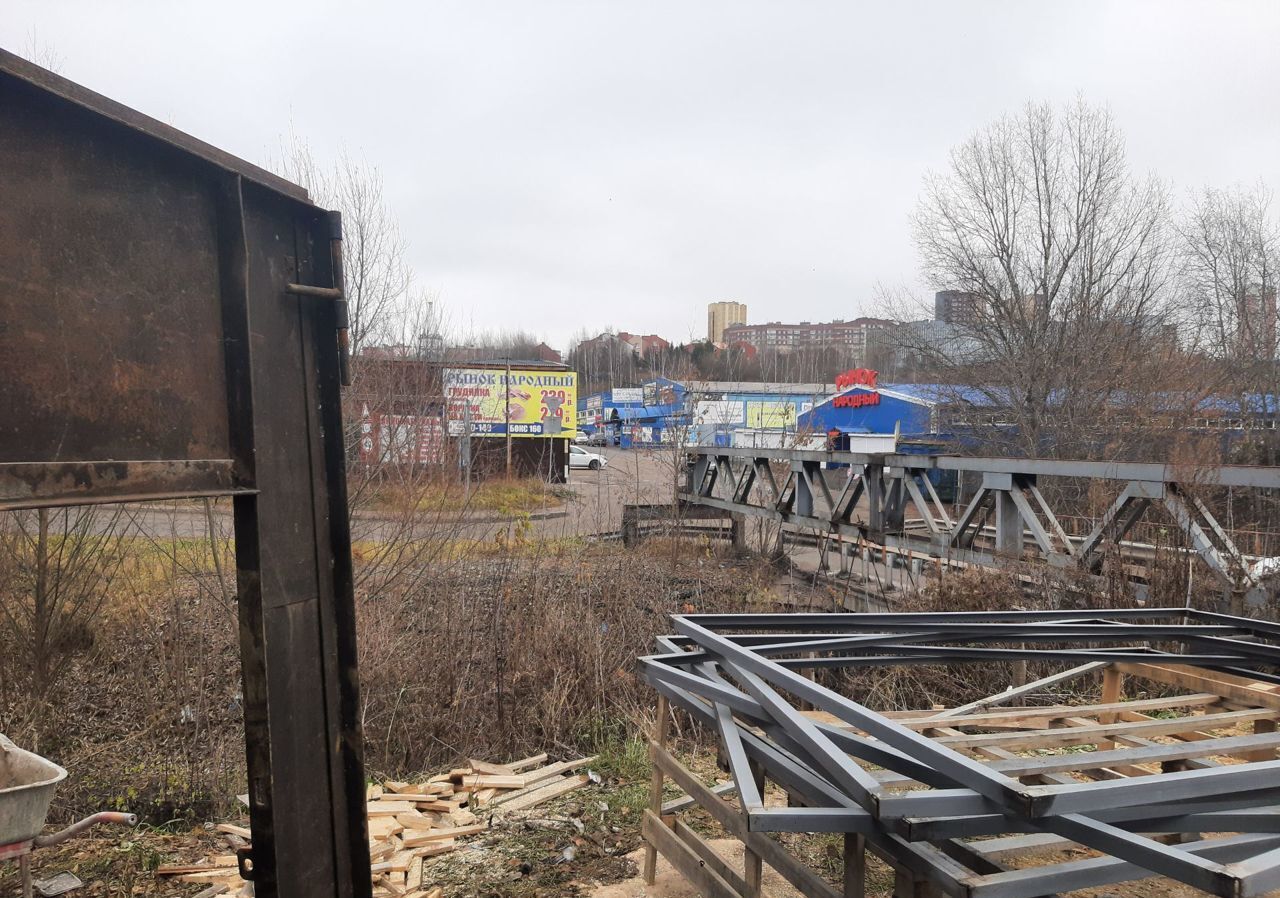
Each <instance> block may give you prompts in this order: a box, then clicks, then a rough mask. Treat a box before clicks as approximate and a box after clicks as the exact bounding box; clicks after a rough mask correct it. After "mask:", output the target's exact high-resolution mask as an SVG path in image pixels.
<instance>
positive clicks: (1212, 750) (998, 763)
mask: <svg viewBox="0 0 1280 898" xmlns="http://www.w3.org/2000/svg"><path fill="white" fill-rule="evenodd" d="M1278 748H1280V733H1266V734H1260V735H1253V736H1227V737H1222V738H1214V739H1211V740H1207V741H1201V742H1190V743H1183V744H1164V743H1158V744H1152V745H1148V746H1142V747H1141V748H1124V749H1116V750H1114V751H1109V752H1072V753H1069V754H1062V755H1053V756H1046V757H1039V758H1020V757H1013V758H1009V759H1002V760H993V761H992V762H991V765H990V766H991V768H992V769H993V770H999V771H1000V772H1001V773H1004V774H1007V775H1008V776H1035V775H1037V774H1041V773H1065V772H1069V771H1076V770H1084V769H1088V768H1090V767H1100V766H1101V767H1106V766H1108V765H1110V764H1121V763H1125V762H1128V763H1138V764H1159V763H1164V762H1165V761H1175V760H1182V759H1191V758H1208V757H1216V756H1234V757H1243V756H1244V755H1245V754H1247V753H1249V752H1251V751H1260V750H1263V749H1270V750H1271V751H1272V752H1275V750H1276V749H1278ZM880 779H881V781H882V782H884V783H886V784H888V783H905V782H911V781H912V780H911V778H910V777H907V776H903V775H902V774H899V773H894V774H888V775H885V776H882V777H880Z"/></svg>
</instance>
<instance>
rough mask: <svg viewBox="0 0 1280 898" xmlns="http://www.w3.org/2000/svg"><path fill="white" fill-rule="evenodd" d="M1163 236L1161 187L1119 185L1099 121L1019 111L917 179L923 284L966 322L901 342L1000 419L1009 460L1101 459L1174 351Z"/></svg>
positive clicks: (910, 331) (1121, 156)
mask: <svg viewBox="0 0 1280 898" xmlns="http://www.w3.org/2000/svg"><path fill="white" fill-rule="evenodd" d="M1169 230H1170V228H1169V203H1168V201H1167V198H1166V191H1165V188H1164V186H1163V185H1162V184H1161V182H1160V181H1158V180H1156V179H1155V178H1146V179H1137V178H1135V177H1133V176H1132V175H1131V174H1130V172H1129V168H1128V164H1127V162H1126V159H1125V151H1124V141H1123V137H1122V135H1121V133H1120V130H1119V128H1118V127H1117V125H1116V123H1115V122H1114V120H1113V119H1112V117H1111V115H1110V113H1109V112H1107V111H1106V110H1105V109H1100V108H1096V107H1091V106H1088V105H1087V104H1085V103H1084V102H1083V101H1076V102H1075V103H1073V104H1070V105H1068V106H1066V107H1064V108H1062V109H1060V110H1055V109H1053V108H1052V107H1050V106H1049V105H1047V104H1030V105H1028V106H1027V107H1026V108H1025V109H1024V110H1023V111H1022V112H1021V113H1020V114H1018V115H1014V116H1009V117H1006V118H1003V119H1001V120H999V121H997V122H995V123H994V124H992V125H990V126H988V127H986V128H984V129H982V130H981V131H979V132H978V133H976V134H974V135H973V136H972V137H970V138H969V139H968V140H966V141H965V142H964V143H962V144H960V145H959V146H957V147H956V148H955V149H954V150H953V151H952V153H951V159H950V165H949V167H948V169H947V170H946V171H945V172H942V173H937V174H932V175H930V176H929V177H928V178H927V179H926V183H925V190H924V194H923V196H922V197H921V199H920V202H919V206H918V209H917V212H916V214H915V217H914V234H915V242H916V245H917V247H918V249H919V252H920V256H921V260H922V264H923V269H924V273H925V276H926V279H927V281H928V282H929V284H930V286H932V287H934V288H935V289H938V290H948V289H949V290H957V291H961V292H962V293H963V294H964V295H965V296H966V297H968V298H969V299H968V302H967V306H966V310H967V312H968V314H967V315H966V316H965V317H964V318H963V319H962V320H957V321H954V322H952V323H951V324H950V325H948V326H947V331H948V333H947V335H945V338H943V339H940V338H939V335H938V333H937V332H936V329H930V328H923V327H920V328H911V327H904V328H902V330H901V331H900V336H899V339H900V340H901V341H902V343H903V344H904V346H905V347H906V348H908V349H909V350H911V351H912V352H914V353H915V354H916V355H918V356H919V358H920V359H921V360H922V361H923V363H924V364H925V366H926V367H928V368H929V369H930V370H932V371H933V372H934V373H935V375H936V376H937V377H938V378H939V379H940V380H943V381H944V382H947V383H953V384H963V385H967V386H969V387H970V388H971V389H974V390H977V391H979V392H981V393H985V394H987V396H986V398H987V400H988V401H989V403H990V404H991V405H994V406H998V407H1000V408H1001V409H1002V410H1004V414H1005V415H1006V416H1007V420H1005V421H1004V422H1003V423H1005V424H1008V425H1012V426H1011V427H1005V428H1003V430H1002V433H1004V434H1009V435H1012V440H1013V445H1011V446H1009V447H1008V448H1010V449H1015V448H1016V449H1019V450H1021V451H1024V452H1028V453H1033V454H1039V453H1044V452H1055V453H1059V454H1061V453H1066V452H1073V451H1081V449H1087V450H1089V451H1095V452H1096V451H1100V449H1101V447H1100V446H1098V445H1096V444H1097V442H1098V441H1099V440H1100V439H1103V437H1101V436H1100V434H1101V432H1102V431H1103V430H1105V427H1103V424H1102V419H1103V417H1104V416H1105V415H1106V414H1108V410H1111V409H1115V408H1116V407H1117V403H1116V401H1115V400H1116V399H1117V398H1118V397H1122V396H1124V397H1127V399H1132V396H1133V394H1134V391H1135V388H1137V387H1140V386H1141V385H1143V384H1149V383H1151V381H1150V379H1149V377H1147V376H1146V375H1144V373H1143V371H1147V372H1148V373H1149V372H1150V371H1151V370H1156V369H1157V368H1158V365H1159V364H1160V363H1161V362H1162V361H1163V359H1162V356H1164V357H1167V356H1168V354H1169V353H1171V352H1175V351H1176V339H1174V338H1173V336H1172V334H1171V333H1170V331H1169V329H1168V328H1167V326H1166V323H1165V321H1164V319H1163V312H1164V306H1163V301H1164V294H1165V287H1166V281H1167V278H1168V268H1169V261H1170V241H1169V239H1168V233H1169ZM899 317H912V316H903V315H902V314H901V312H899ZM1123 404H1124V403H1120V405H1123ZM1126 414H1132V410H1130V411H1129V412H1126Z"/></svg>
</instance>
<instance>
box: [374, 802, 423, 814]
mask: <svg viewBox="0 0 1280 898" xmlns="http://www.w3.org/2000/svg"><path fill="white" fill-rule="evenodd" d="M365 809H366V814H367V815H368V816H369V817H394V816H395V815H396V814H407V813H409V812H410V811H416V810H417V808H415V807H414V806H413V802H411V801H371V802H369V803H368V804H367V805H365Z"/></svg>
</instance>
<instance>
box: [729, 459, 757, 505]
mask: <svg viewBox="0 0 1280 898" xmlns="http://www.w3.org/2000/svg"><path fill="white" fill-rule="evenodd" d="M755 482H756V469H755V466H754V465H747V466H746V467H745V468H743V470H742V476H741V478H739V480H738V486H737V488H735V489H734V491H733V501H734V502H736V503H744V502H746V501H747V497H748V496H750V495H751V487H752V486H754V485H755Z"/></svg>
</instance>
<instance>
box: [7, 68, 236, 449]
mask: <svg viewBox="0 0 1280 898" xmlns="http://www.w3.org/2000/svg"><path fill="white" fill-rule="evenodd" d="M166 155H167V154H146V155H142V154H139V153H138V152H137V151H136V141H122V140H119V139H117V137H116V135H113V134H111V133H109V132H104V131H103V130H102V129H101V128H97V127H94V124H93V122H92V121H90V120H88V118H87V117H86V115H85V114H84V113H83V112H81V111H80V110H77V109H74V108H57V109H50V107H49V106H48V104H46V103H43V102H42V97H41V95H40V94H39V93H38V91H36V90H34V89H30V88H25V87H23V86H21V85H6V87H5V90H4V99H3V102H2V103H0V162H2V164H0V196H3V197H4V203H3V205H2V206H0V289H2V290H3V291H4V294H5V316H4V324H3V330H2V331H0V341H2V343H0V345H2V346H3V352H0V378H2V379H3V381H4V384H5V389H4V390H3V391H2V392H0V428H3V430H2V431H0V437H2V438H0V462H30V461H37V460H38V461H50V462H64V461H92V460H99V459H119V460H152V459H207V458H226V457H228V452H229V448H228V447H229V442H228V435H227V419H226V414H225V412H224V408H223V406H224V404H225V399H224V397H225V395H226V381H225V376H224V373H223V361H222V348H221V338H222V329H221V322H220V320H219V306H218V265H217V256H216V253H215V250H216V233H215V228H216V218H215V214H214V201H213V197H212V195H211V190H210V186H209V184H208V179H207V178H201V177H200V176H199V174H198V173H196V172H194V171H192V170H190V166H189V165H184V164H183V163H182V161H181V160H180V159H177V158H172V159H171V158H166ZM122 197H128V202H122Z"/></svg>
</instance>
